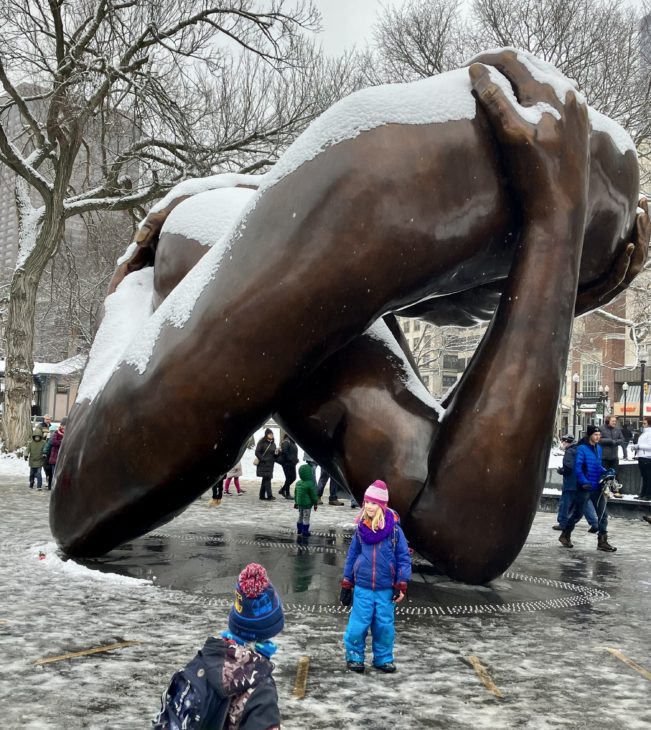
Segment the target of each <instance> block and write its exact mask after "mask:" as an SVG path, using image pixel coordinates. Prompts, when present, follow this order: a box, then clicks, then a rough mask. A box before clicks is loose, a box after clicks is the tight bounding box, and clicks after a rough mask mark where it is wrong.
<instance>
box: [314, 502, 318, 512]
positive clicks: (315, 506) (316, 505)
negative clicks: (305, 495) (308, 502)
mask: <svg viewBox="0 0 651 730" xmlns="http://www.w3.org/2000/svg"><path fill="white" fill-rule="evenodd" d="M318 506H319V505H318V504H315V505H314V511H315V512H316V508H317V507H318Z"/></svg>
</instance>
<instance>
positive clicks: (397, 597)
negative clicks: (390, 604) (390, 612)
mask: <svg viewBox="0 0 651 730" xmlns="http://www.w3.org/2000/svg"><path fill="white" fill-rule="evenodd" d="M406 594H407V583H406V582H405V581H401V582H400V583H396V584H395V585H394V586H393V597H392V599H391V600H392V601H394V603H400V601H402V599H403V598H404V597H405V595H406Z"/></svg>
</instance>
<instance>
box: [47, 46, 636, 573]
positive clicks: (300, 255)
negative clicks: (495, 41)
mask: <svg viewBox="0 0 651 730" xmlns="http://www.w3.org/2000/svg"><path fill="white" fill-rule="evenodd" d="M498 72H499V73H498ZM444 76H445V75H444ZM449 78H450V79H452V81H453V82H454V83H455V84H458V85H461V87H462V90H463V88H465V87H464V86H463V85H464V84H465V85H467V87H468V90H467V92H465V93H466V94H467V95H468V97H469V99H470V102H472V108H473V110H474V111H475V112H476V113H473V115H470V116H465V117H464V116H463V115H458V116H457V117H454V114H452V115H451V116H452V117H453V118H446V119H445V120H435V121H432V122H431V123H421V122H418V121H410V122H408V123H398V122H395V121H391V119H389V120H388V123H382V124H378V125H376V126H373V125H368V126H367V127H365V128H364V127H362V128H360V129H355V133H354V134H350V135H349V136H348V137H346V136H345V135H344V136H343V137H342V138H341V139H335V141H334V142H332V143H331V144H328V145H322V146H321V147H320V148H318V149H317V150H316V153H314V154H312V156H310V155H308V156H306V158H305V159H298V160H297V159H294V158H292V154H294V155H295V149H294V151H293V152H292V148H290V151H289V152H288V155H287V158H288V159H287V160H286V161H285V163H283V164H284V168H283V164H281V163H279V169H280V170H281V171H282V170H283V169H284V173H283V174H278V175H277V176H276V178H275V179H273V180H272V184H270V183H269V182H268V180H265V181H263V184H262V186H261V190H260V191H259V192H257V193H253V194H252V197H251V204H250V205H249V208H248V210H246V211H245V212H244V215H243V218H242V220H241V222H240V223H239V225H238V226H237V227H236V228H235V229H234V231H233V233H232V235H231V236H230V237H229V238H228V241H227V242H226V244H225V245H222V249H220V251H217V250H216V248H217V247H215V248H214V249H211V250H210V252H209V253H207V254H206V255H205V256H203V254H204V253H206V251H207V250H208V249H206V248H205V247H202V246H201V245H200V242H199V241H197V240H192V239H191V237H189V236H187V237H184V236H183V235H179V234H178V233H175V234H171V235H170V234H166V233H165V229H164V228H163V230H162V232H161V234H160V237H159V236H158V232H159V230H160V225H161V221H162V220H164V218H165V212H164V213H163V215H160V216H159V220H158V221H157V220H156V219H155V217H152V219H150V220H149V223H148V225H149V226H150V228H149V230H147V229H146V228H145V229H143V232H142V233H141V236H140V238H141V240H140V243H141V244H142V245H141V246H140V248H139V249H138V251H137V252H136V253H135V254H134V255H133V256H132V258H131V259H130V260H129V261H127V262H124V263H123V264H122V265H121V266H120V267H119V269H118V271H117V272H116V275H115V277H114V280H113V283H112V286H113V288H115V287H116V286H117V285H118V284H119V283H120V281H121V280H122V279H123V278H124V277H125V276H126V275H129V276H131V275H132V274H131V273H130V272H133V271H135V270H138V269H140V268H141V267H143V266H145V267H146V266H149V265H151V264H152V263H153V264H154V290H155V291H154V301H155V304H156V305H159V304H160V305H161V306H160V308H159V309H158V310H157V312H156V313H155V314H154V315H153V317H152V318H151V320H152V322H154V323H155V325H156V326H155V327H153V326H152V325H151V323H148V324H147V329H146V330H144V331H143V335H142V337H139V338H138V339H139V340H141V341H142V342H138V343H136V344H137V347H136V350H137V349H138V347H140V350H143V348H144V345H143V344H142V343H146V342H147V341H149V340H151V342H152V346H151V349H150V350H148V351H147V352H146V355H145V356H143V355H142V352H140V354H139V355H137V356H136V355H128V356H125V357H124V358H123V360H122V362H120V364H119V365H118V367H117V368H116V369H115V370H114V371H113V373H112V374H111V376H110V377H109V378H108V380H107V382H106V383H105V384H104V385H103V387H102V388H101V389H100V390H99V391H98V392H97V394H96V395H94V397H92V399H90V398H89V399H88V400H82V401H81V402H79V403H78V404H77V405H76V406H75V408H74V410H73V412H72V413H71V416H70V419H69V423H68V430H67V433H66V438H65V441H64V443H63V447H62V450H61V453H60V455H59V462H58V465H57V473H56V481H55V489H54V492H53V496H52V501H51V512H50V523H51V527H52V532H53V534H54V536H55V538H56V539H57V541H58V543H59V544H60V546H61V547H62V549H63V550H64V551H66V552H67V553H69V554H70V555H73V556H75V555H85V556H91V555H99V554H102V553H104V552H106V551H108V550H110V549H111V548H113V547H114V546H116V545H117V544H119V543H121V542H124V541H126V540H129V539H131V538H133V537H136V536H138V535H141V534H144V533H145V532H147V531H149V530H151V529H153V528H154V527H156V526H157V525H160V524H161V523H163V522H166V521H168V520H169V519H171V518H172V517H173V516H175V515H176V514H178V513H179V512H181V511H182V510H183V509H184V508H185V507H187V505H188V504H190V503H191V502H192V501H193V500H194V499H196V498H197V497H198V496H199V495H201V494H202V493H203V492H205V491H206V490H207V489H208V488H209V487H210V486H211V485H212V483H213V482H214V481H215V480H216V478H217V477H219V476H220V475H221V474H223V473H225V472H226V471H227V470H228V469H229V468H230V467H231V466H232V465H233V464H234V463H236V462H237V461H238V459H239V458H240V456H241V453H242V451H243V448H244V444H245V443H246V441H247V438H248V437H249V435H250V434H251V433H252V432H253V431H254V430H255V428H257V427H258V426H259V424H260V423H262V422H263V421H264V419H266V418H267V417H268V416H269V415H270V414H271V413H275V417H276V419H277V420H278V422H279V423H280V424H281V425H282V426H283V427H284V428H286V430H287V431H289V432H290V433H291V434H292V436H294V438H296V440H297V441H298V442H299V443H300V444H301V445H302V446H303V447H304V448H305V449H306V450H307V451H308V452H309V453H311V454H312V455H313V456H314V457H315V458H317V460H318V461H319V462H320V463H322V464H323V465H324V466H325V467H326V468H327V469H328V471H330V472H331V473H333V474H335V475H337V478H338V479H340V480H341V481H342V482H344V483H346V484H347V485H348V486H349V487H350V488H351V490H352V491H353V493H354V494H355V495H356V496H357V497H358V498H359V497H360V496H361V494H362V493H363V491H364V489H365V488H366V486H367V485H368V483H369V482H370V481H371V480H373V479H376V478H382V479H384V480H385V481H387V483H388V484H389V485H390V488H391V497H392V506H394V507H395V508H396V509H397V510H398V512H399V513H400V514H401V517H402V522H403V526H404V528H405V532H406V533H407V535H408V537H409V539H410V541H411V543H412V545H413V546H414V547H415V548H416V549H417V550H418V551H419V552H420V553H421V554H422V555H423V556H425V557H426V558H428V559H429V560H431V561H432V562H433V563H434V564H436V565H437V566H439V567H440V568H441V569H442V570H444V571H445V572H446V573H447V574H448V575H450V576H451V577H453V578H457V579H459V580H464V581H467V582H472V583H480V582H485V581H488V580H491V579H492V578H494V577H496V576H497V575H499V574H500V573H502V572H503V571H504V570H505V569H506V568H507V567H508V566H509V565H510V563H511V562H512V561H513V560H514V559H515V557H516V556H517V554H518V552H519V551H520V549H521V547H522V545H523V544H524V541H525V540H526V536H527V534H528V532H529V529H530V526H531V522H532V520H533V517H534V514H535V511H536V507H537V504H538V499H539V496H540V492H541V490H542V485H543V481H544V473H545V466H546V460H547V455H548V453H549V447H550V440H551V431H552V427H553V423H554V415H555V409H556V404H557V401H558V397H559V392H560V387H561V382H562V378H563V373H564V369H565V362H566V359H567V353H568V347H569V338H570V331H571V326H572V321H573V318H574V316H575V314H581V313H583V312H585V311H589V310H590V309H592V308H594V307H596V306H600V305H602V304H605V303H606V302H607V301H609V300H610V299H612V297H614V296H615V295H616V294H617V293H619V292H620V291H621V290H622V289H623V288H625V287H626V286H627V285H628V283H629V282H630V281H631V280H632V278H633V277H634V276H635V275H636V274H637V273H638V272H639V270H640V269H641V267H642V265H643V263H644V260H645V257H646V253H647V249H648V241H649V230H650V224H649V218H648V214H647V209H646V203H645V202H644V203H641V205H642V208H637V203H638V201H637V195H638V167H637V159H636V155H635V151H634V148H633V147H632V143H630V139H629V140H628V143H627V142H626V140H624V141H622V138H621V137H618V136H617V135H613V133H612V131H610V130H609V129H608V127H607V125H606V126H605V127H604V122H603V120H600V118H598V117H595V115H594V113H593V112H592V111H591V112H590V120H589V119H588V109H587V107H586V105H585V103H584V102H583V100H582V98H581V97H580V96H579V95H577V94H576V93H575V91H574V90H573V89H572V88H571V86H570V84H569V82H567V80H566V79H563V77H560V76H559V75H557V76H553V74H552V73H551V72H549V71H548V69H546V67H545V66H544V64H542V63H541V62H539V61H538V60H537V59H535V58H533V57H531V56H529V55H528V54H524V53H522V52H515V51H511V50H505V51H502V52H496V53H491V54H483V55H482V56H480V57H478V58H477V59H475V62H474V63H473V64H472V65H471V66H470V67H469V68H468V69H465V70H459V71H456V72H453V75H451V76H450V77H449ZM418 83H421V82H418ZM441 83H443V82H441ZM509 84H510V85H509ZM409 87H411V85H409ZM400 88H402V87H400ZM418 88H419V89H420V91H419V92H418V93H422V91H423V90H427V89H429V88H430V87H429V86H423V87H418ZM453 91H454V89H453ZM471 91H472V94H473V95H474V97H475V99H476V106H475V101H474V100H473V99H472V97H470V96H469V95H470V93H471ZM513 92H514V93H515V97H517V101H516V98H515V97H513ZM373 93H375V94H378V93H380V94H381V93H383V92H382V91H372V92H368V94H367V96H362V97H357V96H356V95H353V97H351V98H350V100H344V101H343V102H340V105H343V106H342V107H341V108H342V109H343V110H344V112H347V113H348V114H349V116H350V115H351V110H352V111H353V112H354V111H355V109H357V108H358V107H359V108H362V109H363V108H364V107H363V105H360V99H361V100H362V101H364V100H365V99H366V98H367V97H368V98H369V99H370V100H371V102H372V101H373V99H372V97H371V96H370V95H371V94H373ZM401 93H402V92H401ZM405 93H411V91H410V90H407V92H405ZM467 101H468V100H467V99H466V100H465V101H464V103H466V102H467ZM355 104H358V107H356V106H355ZM453 112H454V110H453ZM326 114H327V113H326ZM333 114H334V117H332V116H331V117H328V118H327V119H326V120H325V121H321V122H319V121H318V122H317V123H316V125H315V130H316V132H314V134H317V133H319V131H320V130H321V129H324V128H327V126H328V124H329V123H330V120H331V119H333V118H334V121H337V118H336V111H335V112H333ZM319 124H320V125H321V126H319ZM309 134H310V130H308V132H306V135H308V141H309ZM622 134H624V136H625V133H623V132H622ZM296 149H299V150H300V149H301V140H299V142H298V144H297V147H296ZM178 202H179V201H178V200H177V201H174V203H173V205H175V204H177V203H178ZM173 205H172V206H170V208H171V207H173ZM181 205H183V203H181ZM179 210H181V208H179ZM584 242H585V244H584ZM219 256H221V258H219ZM197 261H199V263H198V264H196V265H195V263H196V262H197ZM188 271H189V272H190V273H189V274H188V276H186V277H185V278H183V277H184V275H185V274H186V273H187V272H188ZM181 279H183V281H182V282H181V283H180V284H179V286H178V287H176V288H174V286H175V285H176V283H177V282H179V281H181ZM192 282H194V283H192ZM197 282H200V284H201V287H200V293H199V294H198V297H197V298H196V302H195V301H193V300H192V297H191V294H192V291H193V290H192V287H193V286H198V285H197ZM119 291H120V290H119V289H118V292H119ZM188 298H189V299H190V300H192V301H191V306H190V305H187V302H186V300H188ZM179 302H181V303H182V304H183V306H185V307H186V310H187V311H186V313H185V314H184V315H183V316H180V315H178V313H177V311H176V309H175V307H176V308H177V309H178V308H180V307H181V305H180V304H179ZM493 311H494V314H493ZM393 313H400V314H402V315H405V316H419V317H423V318H425V319H428V320H430V321H433V322H436V323H438V324H467V323H469V322H471V321H476V320H477V319H488V318H490V317H491V316H492V321H491V325H490V327H489V329H488V331H487V333H486V335H485V337H484V339H483V341H482V343H481V345H480V347H479V349H478V351H477V353H476V354H475V356H474V358H473V360H472V362H471V363H470V365H469V366H468V368H467V370H466V372H465V373H464V376H463V378H462V380H461V382H460V383H459V385H458V386H457V387H456V388H455V390H454V391H453V392H452V394H451V395H450V397H449V398H448V401H447V402H445V403H443V404H442V407H439V406H438V405H437V404H435V403H433V402H431V399H429V398H428V396H427V394H426V392H425V389H424V387H423V386H422V384H420V385H419V381H418V375H417V369H416V367H415V365H414V363H413V361H412V360H411V358H410V356H409V354H408V352H407V348H406V346H405V343H404V340H403V339H402V336H401V334H400V332H399V329H398V327H397V324H396V322H395V318H394V317H393ZM152 333H153V334H152ZM91 359H92V355H91ZM161 421H164V422H165V423H166V424H167V425H166V427H165V428H160V423H161Z"/></svg>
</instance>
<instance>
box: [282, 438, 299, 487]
mask: <svg viewBox="0 0 651 730" xmlns="http://www.w3.org/2000/svg"><path fill="white" fill-rule="evenodd" d="M279 462H280V465H281V466H282V468H283V472H285V483H284V484H283V486H282V488H281V490H280V492H279V494H280V495H281V496H283V497H284V498H285V499H292V495H291V494H290V491H289V490H290V488H291V486H292V484H293V483H294V482H295V481H296V465H297V464H298V446H296V441H294V439H293V438H292V437H291V436H290V435H289V434H288V433H286V434H285V435H284V436H283V440H282V442H281V444H280V458H279Z"/></svg>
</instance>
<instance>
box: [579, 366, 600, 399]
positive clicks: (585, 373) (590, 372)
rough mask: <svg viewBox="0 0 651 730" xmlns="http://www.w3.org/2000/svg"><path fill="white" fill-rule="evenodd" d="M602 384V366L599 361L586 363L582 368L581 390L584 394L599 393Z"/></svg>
mask: <svg viewBox="0 0 651 730" xmlns="http://www.w3.org/2000/svg"><path fill="white" fill-rule="evenodd" d="M600 385H601V367H600V366H599V364H598V363H593V362H589V363H585V364H584V365H583V367H582V368H581V390H582V392H583V395H598V394H599V386H600Z"/></svg>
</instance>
